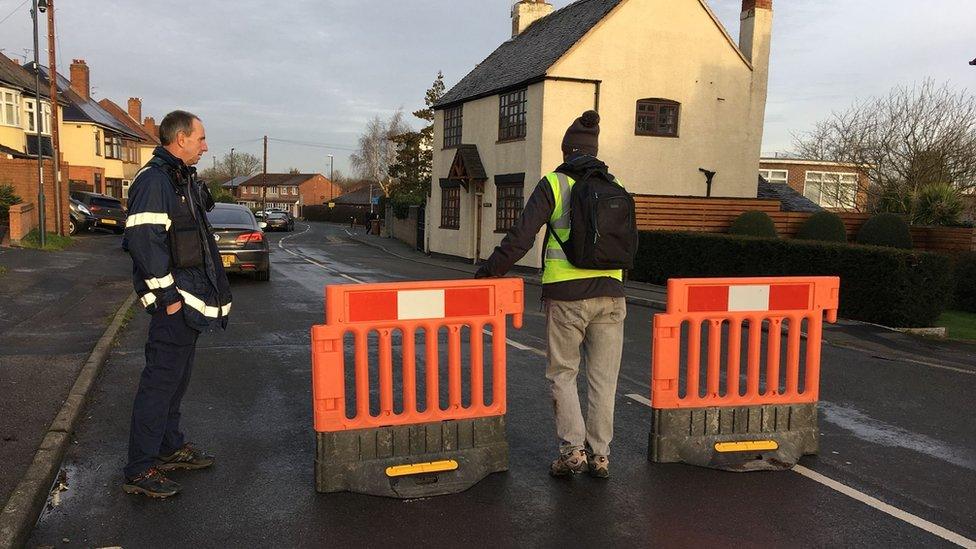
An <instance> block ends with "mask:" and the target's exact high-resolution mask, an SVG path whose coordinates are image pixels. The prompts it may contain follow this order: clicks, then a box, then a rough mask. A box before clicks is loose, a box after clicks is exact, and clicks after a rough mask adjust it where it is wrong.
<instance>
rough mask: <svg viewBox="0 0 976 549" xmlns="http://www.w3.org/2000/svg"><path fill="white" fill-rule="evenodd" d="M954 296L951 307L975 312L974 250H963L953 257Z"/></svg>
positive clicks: (975, 276) (975, 271) (975, 254)
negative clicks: (963, 251)
mask: <svg viewBox="0 0 976 549" xmlns="http://www.w3.org/2000/svg"><path fill="white" fill-rule="evenodd" d="M954 277H955V283H956V296H955V302H954V304H953V307H955V308H956V309H959V310H960V311H967V312H970V313H976V252H965V253H962V254H959V255H958V256H956V258H955V272H954Z"/></svg>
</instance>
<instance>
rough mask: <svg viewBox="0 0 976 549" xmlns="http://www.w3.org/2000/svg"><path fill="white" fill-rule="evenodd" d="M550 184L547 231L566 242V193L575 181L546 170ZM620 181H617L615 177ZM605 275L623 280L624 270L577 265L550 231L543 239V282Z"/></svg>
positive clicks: (567, 196) (567, 239) (567, 195)
mask: <svg viewBox="0 0 976 549" xmlns="http://www.w3.org/2000/svg"><path fill="white" fill-rule="evenodd" d="M546 179H547V180H549V185H550V186H551V187H552V196H553V198H555V207H554V208H553V209H552V215H551V216H550V217H549V227H550V228H549V232H550V233H555V234H556V235H557V236H559V239H560V240H562V241H563V242H569V230H570V220H569V202H570V201H569V194H570V191H571V190H572V188H573V185H574V184H575V183H576V181H575V180H574V179H573V178H572V177H569V176H568V175H566V174H562V173H559V172H552V173H549V174H546ZM617 184H618V185H619V184H620V182H619V181H618V182H617ZM601 276H606V277H610V278H615V279H617V280H620V281H623V279H624V272H623V271H622V270H620V269H611V270H594V269H580V268H579V267H575V266H573V264H572V263H570V262H569V260H568V259H567V258H566V252H564V251H563V248H562V246H560V245H559V242H558V241H557V240H556V238H555V237H554V236H553V235H552V234H550V235H549V238H548V240H547V241H546V255H545V266H544V268H543V271H542V283H543V284H551V283H553V282H565V281H567V280H580V279H584V278H599V277H601Z"/></svg>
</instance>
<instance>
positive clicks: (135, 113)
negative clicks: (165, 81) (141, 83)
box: [129, 97, 142, 122]
mask: <svg viewBox="0 0 976 549" xmlns="http://www.w3.org/2000/svg"><path fill="white" fill-rule="evenodd" d="M129 116H131V117H132V119H133V120H135V121H136V122H138V121H140V120H142V99H139V98H138V97H130V98H129Z"/></svg>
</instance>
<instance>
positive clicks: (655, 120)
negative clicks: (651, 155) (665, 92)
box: [635, 99, 680, 137]
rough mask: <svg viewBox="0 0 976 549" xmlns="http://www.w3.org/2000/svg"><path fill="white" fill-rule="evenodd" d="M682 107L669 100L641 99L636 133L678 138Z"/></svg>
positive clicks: (637, 112)
mask: <svg viewBox="0 0 976 549" xmlns="http://www.w3.org/2000/svg"><path fill="white" fill-rule="evenodd" d="M679 108H680V105H679V104H678V103H677V102H675V101H671V100H668V99H641V100H639V101H638V102H637V109H636V115H637V116H636V118H637V120H636V124H635V133H636V134H637V135H658V136H666V137H677V135H678V114H679Z"/></svg>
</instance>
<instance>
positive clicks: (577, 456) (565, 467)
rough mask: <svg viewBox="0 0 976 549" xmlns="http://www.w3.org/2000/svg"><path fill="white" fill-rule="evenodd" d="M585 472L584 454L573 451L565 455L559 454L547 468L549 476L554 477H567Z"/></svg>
mask: <svg viewBox="0 0 976 549" xmlns="http://www.w3.org/2000/svg"><path fill="white" fill-rule="evenodd" d="M585 471H586V453H584V452H583V450H573V451H571V452H569V453H566V454H560V455H559V457H558V458H556V460H555V461H553V462H552V465H550V466H549V474H550V475H552V476H554V477H567V476H570V475H576V474H579V473H583V472H585Z"/></svg>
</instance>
